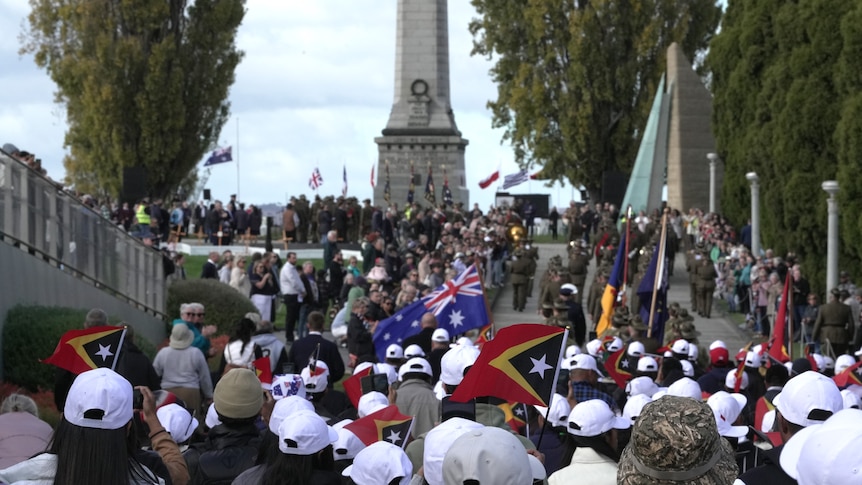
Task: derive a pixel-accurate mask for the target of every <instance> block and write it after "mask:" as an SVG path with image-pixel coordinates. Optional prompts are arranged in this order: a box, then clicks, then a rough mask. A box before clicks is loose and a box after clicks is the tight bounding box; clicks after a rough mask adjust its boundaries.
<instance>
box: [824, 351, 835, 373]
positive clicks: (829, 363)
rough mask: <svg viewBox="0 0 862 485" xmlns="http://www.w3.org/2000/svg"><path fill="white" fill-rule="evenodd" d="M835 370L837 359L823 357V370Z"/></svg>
mask: <svg viewBox="0 0 862 485" xmlns="http://www.w3.org/2000/svg"><path fill="white" fill-rule="evenodd" d="M829 369H832V370H833V371H834V370H835V359H833V358H832V357H829V356H828V355H824V356H823V370H829Z"/></svg>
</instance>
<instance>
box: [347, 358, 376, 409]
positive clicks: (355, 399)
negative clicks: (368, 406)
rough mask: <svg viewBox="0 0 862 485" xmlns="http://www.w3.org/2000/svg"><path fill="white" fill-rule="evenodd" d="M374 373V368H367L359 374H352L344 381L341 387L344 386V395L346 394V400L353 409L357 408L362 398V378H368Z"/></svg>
mask: <svg viewBox="0 0 862 485" xmlns="http://www.w3.org/2000/svg"><path fill="white" fill-rule="evenodd" d="M373 373H374V366H373V365H372V366H371V367H368V368H366V369H364V370H361V371H359V372H354V373H353V375H351V376H350V377H348V378H347V379H344V382H343V383H342V385H343V386H344V393H345V394H347V398H348V399H350V402H351V403H353V407H355V408H359V398H361V397H362V378H363V377H365V376H370V375H371V374H373Z"/></svg>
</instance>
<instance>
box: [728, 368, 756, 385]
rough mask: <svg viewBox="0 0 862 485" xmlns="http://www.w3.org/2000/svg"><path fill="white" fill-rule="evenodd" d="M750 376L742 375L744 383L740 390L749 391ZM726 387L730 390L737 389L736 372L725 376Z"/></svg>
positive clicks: (732, 371) (733, 371)
mask: <svg viewBox="0 0 862 485" xmlns="http://www.w3.org/2000/svg"><path fill="white" fill-rule="evenodd" d="M749 382H750V381H749V379H748V374H746V373H745V372H743V373H742V382H741V383H740V384H739V388H740V389H748V384H749ZM724 387H726V388H728V389H736V371H735V370H731V371H730V372H728V373H727V375H726V376H724Z"/></svg>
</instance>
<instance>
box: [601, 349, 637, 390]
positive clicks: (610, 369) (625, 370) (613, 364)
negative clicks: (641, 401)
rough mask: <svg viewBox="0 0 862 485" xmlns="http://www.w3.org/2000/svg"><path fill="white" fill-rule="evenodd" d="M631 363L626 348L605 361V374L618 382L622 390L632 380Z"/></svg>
mask: <svg viewBox="0 0 862 485" xmlns="http://www.w3.org/2000/svg"><path fill="white" fill-rule="evenodd" d="M630 366H631V361H629V359H628V356H627V355H626V348H625V347H623V348H622V349H620V350H617V351H616V352H614V353H613V354H611V355H610V357H608V360H606V361H605V373H606V374H607V375H608V377H610V378H611V379H613V380H614V382H616V384H617V386H619V387H620V389H625V388H626V382H628V380H629V379H631V378H632V373H631V369H630V368H629V367H630Z"/></svg>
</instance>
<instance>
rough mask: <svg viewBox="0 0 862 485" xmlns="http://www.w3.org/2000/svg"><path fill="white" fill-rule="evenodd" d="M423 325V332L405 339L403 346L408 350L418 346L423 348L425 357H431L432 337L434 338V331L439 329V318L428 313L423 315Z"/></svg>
mask: <svg viewBox="0 0 862 485" xmlns="http://www.w3.org/2000/svg"><path fill="white" fill-rule="evenodd" d="M421 325H422V330H420V331H419V333H417V334H416V335H413V336H412V337H409V338H406V339H404V343H403V344H402V346H403V347H404V348H405V349H406V348H407V347H409V346H411V345H413V344H416V345H418V346H419V347H422V351H423V352H425V355H430V354H431V337H433V336H434V330H436V329H437V318H436V317H435V316H434V314H433V313H431V312H428V313H426V314H424V315H422V323H421Z"/></svg>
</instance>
